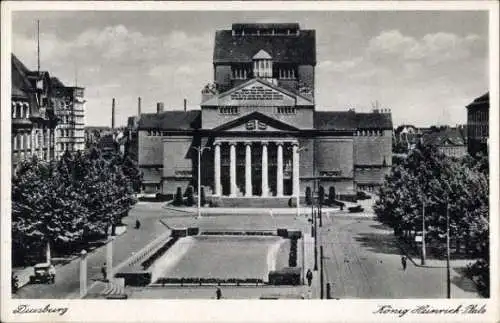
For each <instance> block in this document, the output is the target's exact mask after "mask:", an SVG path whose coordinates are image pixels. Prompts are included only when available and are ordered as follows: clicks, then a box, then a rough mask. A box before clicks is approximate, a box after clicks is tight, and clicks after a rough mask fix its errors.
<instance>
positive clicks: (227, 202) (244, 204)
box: [217, 196, 304, 208]
mask: <svg viewBox="0 0 500 323" xmlns="http://www.w3.org/2000/svg"><path fill="white" fill-rule="evenodd" d="M290 198H292V197H290V196H286V197H227V196H223V197H218V198H217V203H218V205H217V206H218V207H225V208H238V207H240V208H288V207H289V206H288V202H289V200H290ZM293 199H295V198H293ZM303 200H304V199H303V198H301V203H304V201H303Z"/></svg>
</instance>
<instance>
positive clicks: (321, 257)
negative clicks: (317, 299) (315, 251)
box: [319, 246, 324, 299]
mask: <svg viewBox="0 0 500 323" xmlns="http://www.w3.org/2000/svg"><path fill="white" fill-rule="evenodd" d="M319 248H320V249H319V261H320V265H321V268H320V271H319V284H320V295H321V299H323V298H324V290H323V285H324V275H323V246H320V247H319Z"/></svg>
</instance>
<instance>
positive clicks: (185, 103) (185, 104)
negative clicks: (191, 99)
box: [184, 99, 187, 112]
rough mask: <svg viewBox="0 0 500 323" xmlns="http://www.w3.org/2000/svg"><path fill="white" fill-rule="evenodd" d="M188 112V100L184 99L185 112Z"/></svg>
mask: <svg viewBox="0 0 500 323" xmlns="http://www.w3.org/2000/svg"><path fill="white" fill-rule="evenodd" d="M186 111H187V100H186V99H184V112H186Z"/></svg>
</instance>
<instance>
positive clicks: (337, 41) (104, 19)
mask: <svg viewBox="0 0 500 323" xmlns="http://www.w3.org/2000/svg"><path fill="white" fill-rule="evenodd" d="M36 20H39V21H40V64H41V70H47V71H49V73H50V75H51V76H56V77H58V78H59V79H60V80H61V81H62V82H63V83H64V84H65V85H68V86H74V85H75V84H77V85H78V86H82V87H84V88H85V99H86V100H87V102H86V122H87V125H88V126H109V125H110V124H111V101H112V98H113V97H114V98H116V124H117V125H125V124H126V120H127V118H128V117H129V116H132V115H137V98H138V97H141V98H142V112H143V113H145V112H155V111H156V102H164V104H165V110H178V109H182V108H183V100H184V98H186V99H187V102H188V109H199V104H200V100H201V89H202V88H203V87H204V86H205V85H206V84H207V83H209V82H211V81H213V65H212V56H213V43H214V37H215V31H216V30H219V29H230V28H231V24H232V23H236V22H298V23H299V24H300V27H301V28H302V29H315V30H316V46H317V65H316V71H315V72H316V92H315V96H316V109H317V110H331V111H345V110H347V109H350V108H354V109H355V110H356V111H360V112H369V111H371V109H372V107H373V105H374V102H376V101H378V104H379V108H384V109H391V112H392V119H393V123H394V126H397V125H400V124H413V125H416V126H430V125H440V124H449V125H456V124H464V123H466V120H467V116H466V110H465V106H466V105H467V104H468V103H470V102H471V101H472V100H473V99H474V98H476V97H478V96H480V95H482V94H484V93H486V92H487V91H488V75H489V74H488V14H487V12H484V11H483V12H481V11H399V12H396V11H369V12H367V11H364V12H363V11H357V12H353V11H344V12H340V11H311V12H308V11H282V12H278V11H274V12H273V11H256V12H252V11H239V12H238V11H175V12H174V11H126V12H124V11H43V12H42V11H38V12H31V11H23V12H14V13H13V16H12V32H13V35H12V51H13V53H14V54H15V55H16V56H17V57H18V58H19V59H21V61H22V62H23V63H24V64H25V65H26V66H27V67H28V68H30V69H33V70H36V64H37V63H36V62H37V56H36V53H37V52H36Z"/></svg>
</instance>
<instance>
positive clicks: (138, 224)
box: [135, 219, 141, 229]
mask: <svg viewBox="0 0 500 323" xmlns="http://www.w3.org/2000/svg"><path fill="white" fill-rule="evenodd" d="M140 227H141V222H140V221H139V219H137V220H135V228H136V229H139V228H140Z"/></svg>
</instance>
